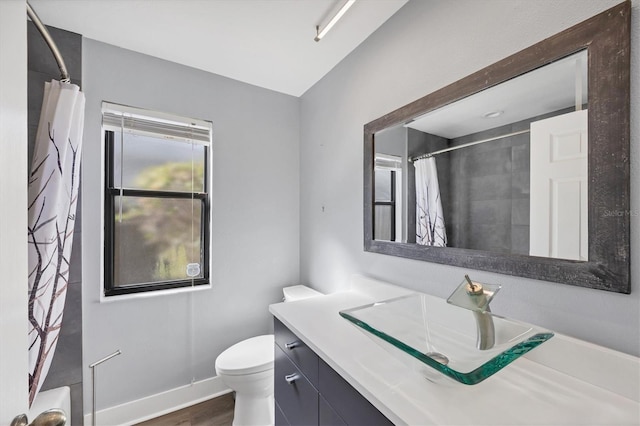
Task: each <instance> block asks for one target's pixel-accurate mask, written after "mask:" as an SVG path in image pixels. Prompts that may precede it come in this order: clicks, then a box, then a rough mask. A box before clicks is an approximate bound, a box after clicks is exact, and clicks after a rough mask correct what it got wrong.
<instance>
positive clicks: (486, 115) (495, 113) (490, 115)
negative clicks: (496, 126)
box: [482, 111, 504, 118]
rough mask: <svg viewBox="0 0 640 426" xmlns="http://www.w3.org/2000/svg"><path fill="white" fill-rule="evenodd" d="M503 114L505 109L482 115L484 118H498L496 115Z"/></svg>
mask: <svg viewBox="0 0 640 426" xmlns="http://www.w3.org/2000/svg"><path fill="white" fill-rule="evenodd" d="M502 114H504V111H490V112H487V113H485V114H483V115H482V116H483V117H484V118H496V117H500V116H501V115H502Z"/></svg>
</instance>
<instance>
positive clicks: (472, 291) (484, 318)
mask: <svg viewBox="0 0 640 426" xmlns="http://www.w3.org/2000/svg"><path fill="white" fill-rule="evenodd" d="M464 278H465V280H466V281H467V285H466V289H465V290H466V292H467V294H468V295H469V298H470V299H471V300H472V301H473V302H474V304H475V305H476V306H478V308H479V309H481V308H480V307H481V306H484V309H481V310H474V311H473V316H474V317H475V318H476V325H477V326H478V334H477V336H478V338H477V340H476V347H477V348H478V349H480V350H481V351H483V350H487V349H491V348H493V345H495V343H496V331H495V327H494V325H493V317H492V316H491V308H490V307H489V302H488V301H487V295H486V294H485V293H484V287H483V286H482V284H479V283H474V282H473V281H471V278H469V275H465V276H464Z"/></svg>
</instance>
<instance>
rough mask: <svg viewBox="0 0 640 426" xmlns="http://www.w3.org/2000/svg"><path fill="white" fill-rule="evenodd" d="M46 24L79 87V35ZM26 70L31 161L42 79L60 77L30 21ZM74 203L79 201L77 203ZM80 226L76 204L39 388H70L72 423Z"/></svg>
mask: <svg viewBox="0 0 640 426" xmlns="http://www.w3.org/2000/svg"><path fill="white" fill-rule="evenodd" d="M47 28H48V29H49V32H50V33H51V36H52V37H53V39H54V40H55V42H56V44H57V45H58V49H60V52H61V54H62V57H63V58H64V60H65V63H66V65H67V69H68V71H69V74H70V75H71V82H72V83H74V84H78V85H80V87H82V81H81V77H82V36H80V35H79V34H75V33H71V32H68V31H63V30H59V29H57V28H51V27H47ZM28 72H29V76H28V97H29V99H28V108H29V112H28V124H29V162H31V156H32V155H33V147H34V144H35V137H36V132H37V130H38V120H39V119H40V109H41V107H42V98H43V94H44V83H45V82H46V81H51V80H52V79H56V80H59V79H60V73H59V71H58V66H57V64H56V61H55V59H54V57H53V55H52V54H51V51H50V50H49V48H48V46H47V45H46V43H45V42H44V40H43V39H42V37H41V36H40V33H39V32H38V30H37V29H36V28H35V26H34V25H33V23H32V22H29V23H28ZM78 205H81V204H80V203H78ZM81 230H82V214H81V209H80V208H78V211H77V214H76V225H75V230H74V236H73V251H72V255H71V270H70V273H69V285H68V287H67V299H66V302H65V308H64V314H63V319H62V329H61V330H60V336H59V340H58V345H57V349H56V353H55V355H54V357H53V361H52V363H51V368H50V370H49V374H48V375H47V378H46V380H45V382H44V384H43V385H42V390H47V389H53V388H57V387H60V386H69V387H70V388H71V419H72V421H73V425H82V424H83V409H82V259H81V252H82V250H81V244H82V238H81V236H82V234H81Z"/></svg>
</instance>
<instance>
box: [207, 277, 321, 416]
mask: <svg viewBox="0 0 640 426" xmlns="http://www.w3.org/2000/svg"><path fill="white" fill-rule="evenodd" d="M282 292H283V294H284V301H285V302H293V301H296V300H302V299H308V298H310V297H315V296H319V295H321V293H319V292H317V291H315V290H313V289H311V288H309V287H306V286H303V285H296V286H292V287H285V288H283V289H282ZM273 345H274V339H273V335H272V334H268V335H264V336H257V337H252V338H250V339H247V340H243V341H242V342H239V343H236V344H235V345H233V346H231V347H230V348H228V349H227V350H225V351H224V352H222V353H221V354H220V355H219V356H218V358H217V359H216V374H217V375H218V376H220V378H221V379H222V380H223V381H224V383H225V384H226V385H227V386H229V388H231V389H233V390H234V391H235V392H236V404H235V410H234V413H233V414H234V416H233V426H254V425H262V426H267V425H273V424H274V421H275V419H274V413H275V411H274V402H273V354H274V347H273Z"/></svg>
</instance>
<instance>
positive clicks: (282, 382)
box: [274, 318, 393, 426]
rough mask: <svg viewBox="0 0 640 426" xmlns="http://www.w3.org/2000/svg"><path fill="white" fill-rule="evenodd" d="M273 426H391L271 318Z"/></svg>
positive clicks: (325, 364)
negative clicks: (273, 360) (273, 379)
mask: <svg viewBox="0 0 640 426" xmlns="http://www.w3.org/2000/svg"><path fill="white" fill-rule="evenodd" d="M274 333H275V343H276V344H275V349H274V350H275V367H274V368H275V383H274V390H275V400H276V425H277V426H280V425H292V426H299V425H320V426H330V425H331V426H337V425H362V426H364V425H367V426H374V425H392V424H393V423H391V422H390V421H389V420H388V419H387V418H386V417H385V416H384V415H383V414H382V413H380V411H378V410H377V409H376V408H375V407H374V406H373V405H371V403H370V402H369V401H367V400H366V399H365V398H364V397H363V396H362V395H361V394H360V393H359V392H358V391H357V390H355V389H354V388H353V387H352V386H351V385H350V384H349V383H347V381H346V380H344V379H343V378H342V377H341V376H340V375H339V374H338V373H337V372H336V371H334V370H333V369H332V368H331V367H329V365H328V364H327V363H325V362H324V361H323V360H322V359H320V357H318V355H317V354H316V353H315V352H313V350H312V349H311V348H309V347H308V346H307V345H306V344H305V343H304V342H302V340H300V339H299V338H298V337H297V336H296V335H295V334H294V333H293V332H291V330H289V329H288V328H287V327H286V326H285V325H284V324H282V323H281V322H280V321H279V320H277V319H275V318H274Z"/></svg>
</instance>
